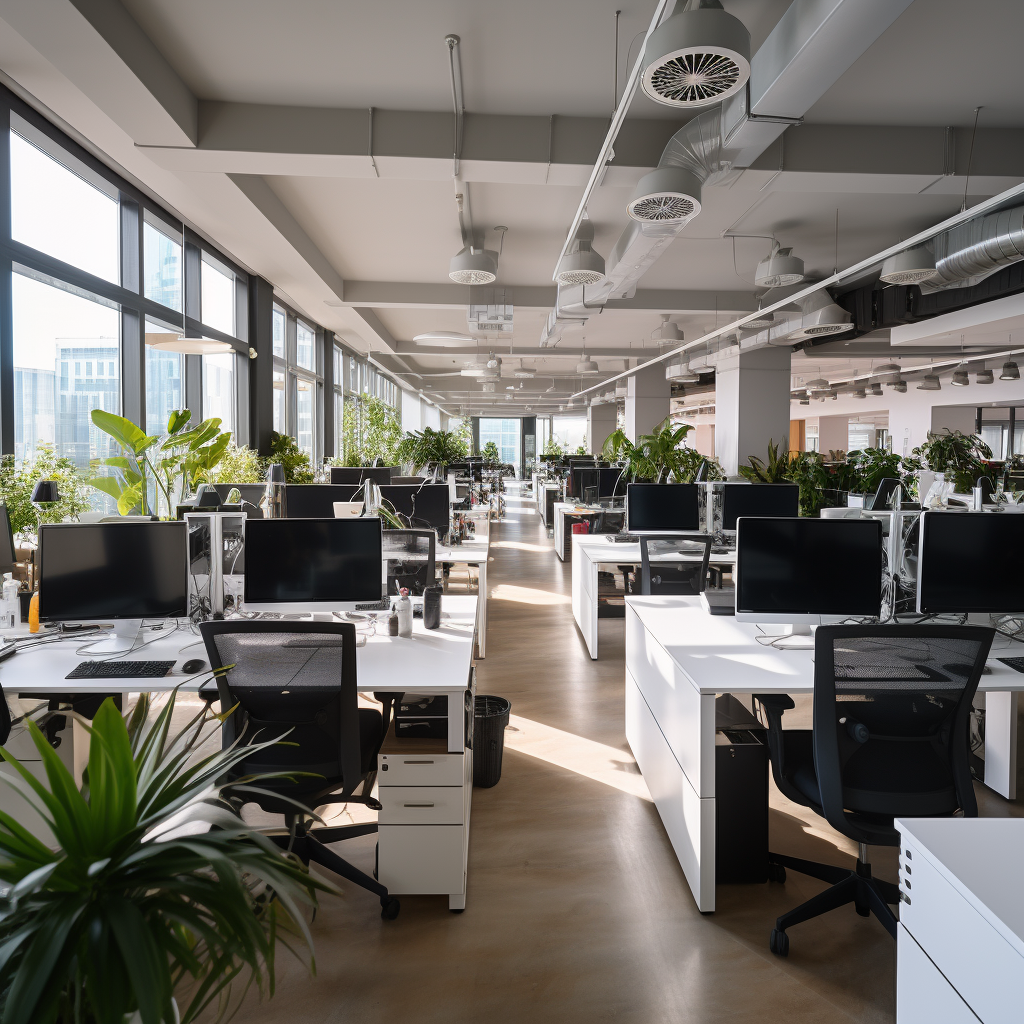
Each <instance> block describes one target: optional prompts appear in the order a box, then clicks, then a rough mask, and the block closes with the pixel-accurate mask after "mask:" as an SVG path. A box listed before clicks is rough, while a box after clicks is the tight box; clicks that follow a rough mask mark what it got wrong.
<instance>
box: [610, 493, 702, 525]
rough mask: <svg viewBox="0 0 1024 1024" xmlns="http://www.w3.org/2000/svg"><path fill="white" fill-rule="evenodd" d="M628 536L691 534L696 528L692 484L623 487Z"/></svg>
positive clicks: (698, 519)
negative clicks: (624, 488) (680, 532)
mask: <svg viewBox="0 0 1024 1024" xmlns="http://www.w3.org/2000/svg"><path fill="white" fill-rule="evenodd" d="M626 522H627V524H628V527H627V528H628V530H629V532H630V533H636V532H637V531H638V530H639V531H640V532H641V533H676V532H679V531H681V530H682V531H687V532H690V533H692V532H694V531H697V530H699V529H700V509H699V507H698V504H697V485H696V484H627V485H626Z"/></svg>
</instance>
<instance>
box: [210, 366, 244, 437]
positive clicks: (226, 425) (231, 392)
mask: <svg viewBox="0 0 1024 1024" xmlns="http://www.w3.org/2000/svg"><path fill="white" fill-rule="evenodd" d="M236 358H237V357H236V356H235V354H234V352H225V353H224V354H223V355H215V356H203V419H209V418H210V417H211V416H217V417H219V418H220V421H221V429H222V430H234V429H235V360H236Z"/></svg>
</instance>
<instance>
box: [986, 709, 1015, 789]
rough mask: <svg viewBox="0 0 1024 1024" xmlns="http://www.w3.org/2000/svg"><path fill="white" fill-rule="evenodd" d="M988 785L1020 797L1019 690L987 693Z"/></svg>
mask: <svg viewBox="0 0 1024 1024" xmlns="http://www.w3.org/2000/svg"><path fill="white" fill-rule="evenodd" d="M985 785H986V786H988V787H989V788H990V789H994V790H995V791H996V792H997V793H998V794H999V795H1000V796H1002V797H1005V798H1006V799H1007V800H1016V799H1017V694H1016V693H1015V692H1014V693H1010V692H1007V691H1005V690H1003V691H1000V692H995V691H992V690H989V691H987V692H986V693H985Z"/></svg>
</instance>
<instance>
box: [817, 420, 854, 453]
mask: <svg viewBox="0 0 1024 1024" xmlns="http://www.w3.org/2000/svg"><path fill="white" fill-rule="evenodd" d="M849 447H850V417H849V416H819V417H818V451H819V452H821V453H822V454H823V455H826V456H827V455H828V453H829V452H845V451H847V450H848V449H849Z"/></svg>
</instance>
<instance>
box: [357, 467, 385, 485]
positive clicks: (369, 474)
mask: <svg viewBox="0 0 1024 1024" xmlns="http://www.w3.org/2000/svg"><path fill="white" fill-rule="evenodd" d="M359 472H360V474H361V475H360V477H359V483H365V482H366V481H367V480H372V481H373V482H374V483H375V484H379V485H384V484H389V483H391V467H390V466H363V468H362V469H361V470H360V471H359Z"/></svg>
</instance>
